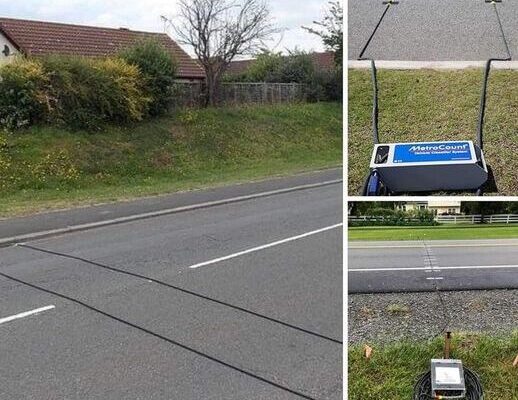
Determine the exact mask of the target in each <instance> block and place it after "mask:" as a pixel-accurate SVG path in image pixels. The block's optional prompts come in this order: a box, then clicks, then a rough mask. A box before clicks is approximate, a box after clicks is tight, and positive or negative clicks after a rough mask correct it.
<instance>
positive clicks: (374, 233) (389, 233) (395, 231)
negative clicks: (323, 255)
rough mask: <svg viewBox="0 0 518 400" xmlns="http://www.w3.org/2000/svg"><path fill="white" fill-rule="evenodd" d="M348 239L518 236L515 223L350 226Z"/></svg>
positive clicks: (494, 237)
mask: <svg viewBox="0 0 518 400" xmlns="http://www.w3.org/2000/svg"><path fill="white" fill-rule="evenodd" d="M348 232H349V240H364V241H369V240H388V241H395V240H422V239H426V240H463V239H513V238H518V224H517V225H495V224H491V225H489V224H488V225H454V226H451V225H441V226H427V227H422V226H372V227H350V228H349V229H348Z"/></svg>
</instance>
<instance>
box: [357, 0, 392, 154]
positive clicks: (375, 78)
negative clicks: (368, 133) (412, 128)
mask: <svg viewBox="0 0 518 400" xmlns="http://www.w3.org/2000/svg"><path fill="white" fill-rule="evenodd" d="M392 4H397V3H393V2H392V1H388V2H387V5H386V7H385V10H383V13H382V14H381V16H380V18H379V20H378V23H377V24H376V26H375V27H374V30H373V31H372V33H371V35H370V36H369V38H368V39H367V42H366V43H365V45H364V46H363V48H362V50H361V51H360V55H359V56H358V60H365V61H370V62H371V78H372V93H373V96H372V140H373V142H374V144H378V143H379V129H378V120H379V106H378V74H377V70H376V63H375V62H374V60H373V59H372V58H363V54H364V53H365V51H366V50H367V47H369V44H370V43H371V41H372V39H373V38H374V35H375V34H376V32H377V31H378V28H379V27H380V25H381V22H382V21H383V19H384V18H385V15H386V14H387V12H388V10H389V8H390V6H391V5H392Z"/></svg>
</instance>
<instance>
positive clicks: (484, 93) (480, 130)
mask: <svg viewBox="0 0 518 400" xmlns="http://www.w3.org/2000/svg"><path fill="white" fill-rule="evenodd" d="M488 2H489V1H486V3H488ZM491 4H492V5H493V10H494V11H495V14H496V19H497V22H498V27H499V29H500V35H501V37H502V41H503V42H504V46H505V51H506V53H507V57H505V58H490V59H489V60H487V61H486V66H485V68H484V80H483V81H482V93H481V94H480V107H479V114H478V125H477V142H478V147H480V149H483V148H484V140H483V136H484V135H483V133H484V132H483V131H484V116H485V113H486V97H487V82H488V79H489V72H490V71H491V63H492V62H493V61H510V60H511V59H512V56H511V51H510V50H509V44H508V43H507V39H506V36H505V32H504V27H503V25H502V21H501V19H500V14H499V13H498V8H497V6H496V2H495V1H491Z"/></svg>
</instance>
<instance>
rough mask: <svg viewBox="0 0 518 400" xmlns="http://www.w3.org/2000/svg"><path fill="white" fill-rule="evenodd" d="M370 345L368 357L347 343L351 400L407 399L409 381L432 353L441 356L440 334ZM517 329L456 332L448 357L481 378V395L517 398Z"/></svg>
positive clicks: (490, 399)
mask: <svg viewBox="0 0 518 400" xmlns="http://www.w3.org/2000/svg"><path fill="white" fill-rule="evenodd" d="M369 345H370V346H371V347H373V349H374V350H373V352H372V356H371V359H370V360H366V359H365V357H364V356H363V347H362V346H360V345H353V346H349V350H348V354H349V366H348V370H349V389H348V390H349V399H350V400H409V399H411V398H412V393H413V385H414V383H415V382H416V380H417V379H418V377H419V376H420V374H422V373H424V372H426V370H427V369H429V368H430V367H429V362H430V359H431V358H441V357H442V352H443V339H442V338H437V339H435V340H434V341H431V342H424V341H423V342H401V343H395V344H389V345H384V346H379V347H377V346H376V345H373V344H369ZM517 354H518V331H517V332H515V333H514V334H512V335H510V336H507V337H503V336H501V337H490V336H487V335H469V334H462V335H454V338H453V342H452V353H451V357H452V358H459V359H461V360H462V362H463V365H465V366H466V367H468V368H470V369H471V370H473V371H475V372H477V373H478V374H479V375H480V377H481V380H482V385H483V388H484V395H485V396H484V399H487V400H518V368H516V367H513V365H512V364H513V360H514V358H515V357H516V355H517Z"/></svg>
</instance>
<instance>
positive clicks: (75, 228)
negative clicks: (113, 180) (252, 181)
mask: <svg viewBox="0 0 518 400" xmlns="http://www.w3.org/2000/svg"><path fill="white" fill-rule="evenodd" d="M341 182H343V179H333V180H329V181H324V182H317V183H308V184H305V185H299V186H292V187H289V188H283V189H275V190H269V191H266V192H259V193H252V194H247V195H243V196H237V197H229V198H226V199H221V200H213V201H207V202H203V203H197V204H191V205H188V206H180V207H174V208H167V209H165V210H158V211H150V212H147V213H141V214H134V215H128V216H125V217H119V218H113V219H107V220H104V221H97V222H90V223H86V224H78V225H71V226H67V227H66V228H56V229H50V230H46V231H39V232H33V233H27V234H23V235H17V236H11V237H7V238H2V239H0V247H7V246H10V245H13V244H16V243H20V242H23V241H27V240H36V239H41V238H45V237H51V236H57V235H61V234H65V233H72V232H81V231H86V230H90V229H95V228H101V227H104V226H111V225H117V224H122V223H126V222H133V221H138V220H142V219H148V218H154V217H160V216H163V215H169V214H177V213H180V212H186V211H193V210H198V209H203V208H209V207H215V206H220V205H225V204H232V203H238V202H242V201H247V200H253V199H258V198H262V197H269V196H273V195H277V194H284V193H291V192H296V191H300V190H306V189H313V188H318V187H323V186H329V185H334V184H337V183H341Z"/></svg>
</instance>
